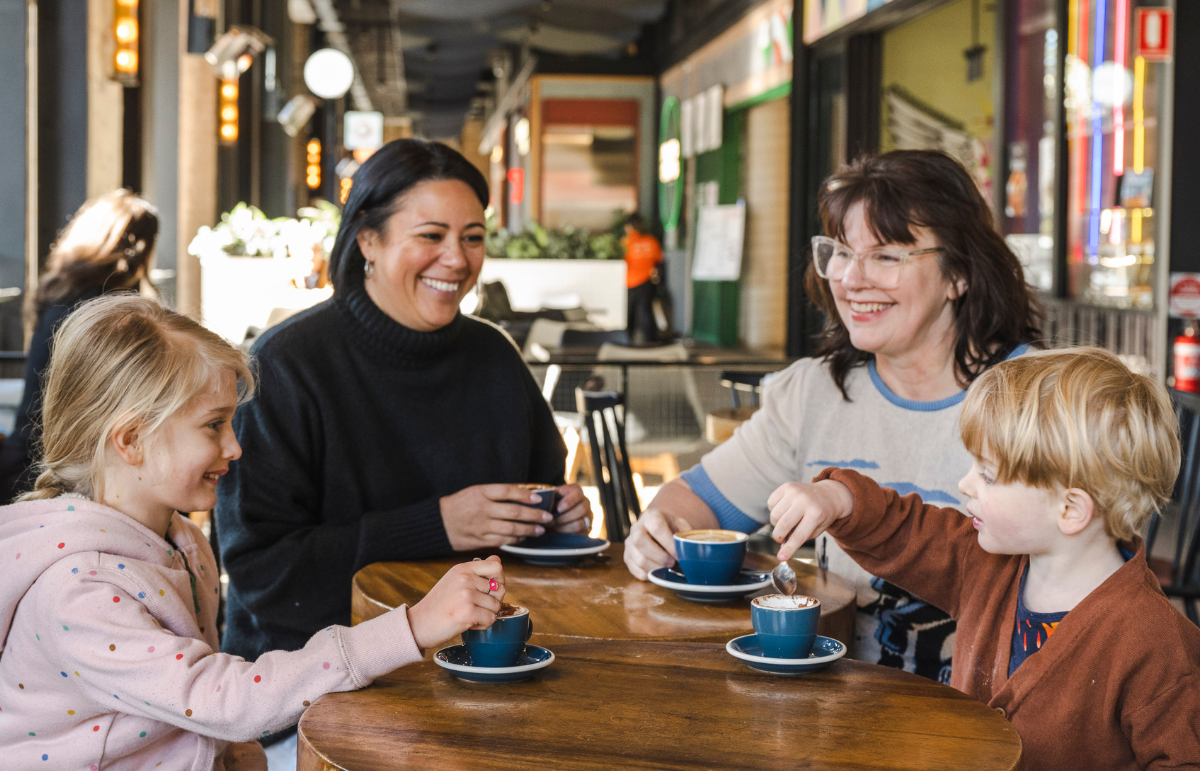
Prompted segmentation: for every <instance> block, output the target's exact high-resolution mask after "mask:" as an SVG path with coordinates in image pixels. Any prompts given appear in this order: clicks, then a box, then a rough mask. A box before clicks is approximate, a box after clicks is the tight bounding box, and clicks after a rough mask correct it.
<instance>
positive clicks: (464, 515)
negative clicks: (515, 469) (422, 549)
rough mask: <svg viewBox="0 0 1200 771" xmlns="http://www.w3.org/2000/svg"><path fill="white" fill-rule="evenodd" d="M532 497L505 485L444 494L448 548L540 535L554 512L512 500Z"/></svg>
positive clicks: (465, 548)
mask: <svg viewBox="0 0 1200 771" xmlns="http://www.w3.org/2000/svg"><path fill="white" fill-rule="evenodd" d="M582 494H583V493H582V491H580V495H582ZM534 500H535V498H534V497H533V495H532V494H531V493H530V491H529V490H528V489H527V488H524V487H521V486H520V485H507V484H493V485H474V486H472V487H467V488H465V489H462V490H459V491H458V492H457V493H454V494H453V495H447V496H446V497H444V498H442V499H441V500H440V501H439V503H440V504H441V510H442V522H443V524H445V526H446V536H447V537H448V538H449V539H450V546H451V548H453V549H454V550H455V551H472V550H474V549H486V548H494V547H496V546H501V545H503V544H512V543H517V542H518V541H520V540H522V539H524V538H533V537H536V536H539V535H541V534H542V533H544V532H546V527H545V526H546V525H548V524H549V523H550V522H552V521H553V520H554V515H553V514H551V513H550V512H548V511H543V510H542V509H535V508H532V507H530V506H523V505H521V504H519V503H513V501H534Z"/></svg>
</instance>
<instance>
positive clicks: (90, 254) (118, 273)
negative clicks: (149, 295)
mask: <svg viewBox="0 0 1200 771" xmlns="http://www.w3.org/2000/svg"><path fill="white" fill-rule="evenodd" d="M157 237H158V213H157V211H156V210H155V208H154V207H153V206H151V205H150V203H149V202H147V201H145V200H143V199H141V198H139V197H138V196H136V195H134V194H133V193H131V192H129V191H128V190H114V191H112V192H111V193H105V194H104V195H101V196H97V197H95V198H92V199H91V200H89V201H87V202H86V203H85V204H84V205H83V206H81V207H80V209H79V211H77V212H76V213H75V217H74V218H73V219H72V220H71V221H70V222H69V223H68V224H67V227H66V228H65V229H64V230H63V232H62V235H61V236H60V237H59V239H58V241H57V242H56V243H55V244H54V245H53V246H52V247H50V255H49V256H48V257H47V258H46V269H45V271H44V272H43V273H42V274H41V276H40V277H39V278H38V284H37V287H38V288H37V292H36V293H34V294H31V295H29V296H28V297H27V298H26V301H25V318H26V321H27V322H28V323H29V324H30V325H31V326H32V327H33V337H32V339H31V340H30V343H29V353H28V354H27V355H26V358H25V393H24V395H23V396H22V398H21V405H20V407H18V409H17V417H16V422H15V423H14V425H13V432H12V434H11V435H9V437H8V439H7V440H6V441H5V442H4V447H3V450H0V497H2V500H0V502H2V503H9V502H10V501H12V499H13V498H14V497H15V496H17V495H19V494H21V493H24V492H28V491H29V490H32V489H33V481H34V475H33V472H32V466H33V459H34V455H35V452H34V449H35V442H36V436H35V427H36V426H37V424H38V423H39V422H40V420H39V418H40V414H41V402H42V373H43V371H44V370H45V369H46V365H47V364H48V363H49V362H50V342H51V339H52V338H53V336H54V331H55V330H56V329H57V328H58V326H59V325H60V324H61V323H62V321H63V319H65V318H66V317H67V316H69V315H70V314H71V311H73V310H75V309H76V308H77V307H79V306H80V305H82V304H83V303H85V302H87V301H88V300H93V299H95V298H97V297H99V296H100V295H102V294H106V293H108V292H120V291H130V290H136V289H137V288H138V287H139V285H140V284H141V282H142V281H148V275H149V270H150V269H149V265H150V258H151V255H152V254H153V252H154V242H155V239H156V238H157Z"/></svg>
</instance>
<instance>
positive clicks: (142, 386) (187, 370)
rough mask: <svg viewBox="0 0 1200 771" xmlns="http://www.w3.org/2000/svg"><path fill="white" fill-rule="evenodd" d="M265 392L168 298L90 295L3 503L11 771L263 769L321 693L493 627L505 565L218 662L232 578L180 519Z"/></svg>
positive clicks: (202, 498)
mask: <svg viewBox="0 0 1200 771" xmlns="http://www.w3.org/2000/svg"><path fill="white" fill-rule="evenodd" d="M253 388H254V378H253V376H252V373H251V371H250V368H249V366H248V363H247V360H246V359H245V357H244V356H243V355H242V354H241V353H240V352H239V351H237V350H236V349H234V348H232V347H231V346H229V345H228V344H226V343H225V342H224V341H222V340H221V339H220V338H218V337H217V336H216V335H214V334H212V333H211V332H208V331H207V330H205V329H203V328H202V327H200V326H199V325H198V324H196V323H195V322H194V321H192V320H190V319H188V318H187V317H184V316H181V315H179V314H176V313H173V312H171V311H169V310H167V309H165V308H163V307H162V306H161V305H159V304H158V303H157V302H155V301H154V300H151V299H147V298H143V297H137V296H110V297H103V298H100V299H97V300H93V301H92V302H89V303H87V304H86V305H84V306H82V307H80V308H79V310H77V311H76V312H75V313H74V314H72V315H71V316H70V317H69V318H68V319H67V321H66V322H65V323H64V324H63V326H62V327H61V329H60V330H59V332H58V333H57V335H56V337H55V342H54V352H53V355H52V357H51V362H50V367H49V370H48V373H47V386H46V391H45V406H44V411H43V421H44V430H43V446H44V454H43V457H42V459H41V462H40V465H39V471H40V473H39V475H38V478H37V483H36V486H35V488H34V490H33V491H32V492H30V493H28V494H27V495H25V496H23V497H22V500H21V501H20V502H18V503H16V504H13V505H11V506H6V507H3V508H0V575H2V576H3V578H4V580H3V581H0V650H2V651H3V656H2V657H0V756H2V757H3V758H4V763H3V765H4V767H5V768H22V769H23V768H71V769H88V770H89V771H99V770H100V769H135V768H157V769H163V771H168V770H171V769H179V770H180V771H183V770H184V769H189V770H191V769H208V768H212V769H218V770H219V769H233V768H265V757H264V756H263V753H262V750H261V748H260V747H258V745H257V744H256V743H252V742H253V740H254V739H255V738H256V737H260V736H264V735H267V734H270V733H273V732H275V731H278V730H280V729H282V728H284V727H286V726H289V725H292V724H294V723H295V722H296V721H297V720H298V719H299V717H300V715H301V713H302V712H303V711H304V708H305V707H307V706H308V705H309V704H310V703H311V702H312V701H313V700H315V699H317V698H318V697H319V696H321V695H322V694H325V693H329V692H333V691H347V690H352V689H355V688H361V687H363V686H365V685H367V684H368V683H370V682H371V681H372V680H373V679H374V678H376V677H378V676H380V675H382V674H384V673H386V672H389V671H391V670H393V669H395V668H397V667H400V666H403V665H405V664H409V663H413V662H416V661H419V660H421V658H422V650H423V649H424V648H427V647H429V646H431V645H435V644H437V643H439V642H441V641H443V640H446V639H449V638H450V637H452V636H454V635H456V634H459V633H460V632H462V631H463V630H465V629H468V628H484V627H486V626H488V625H490V624H491V623H492V621H493V620H494V619H495V613H496V611H497V610H499V608H500V600H501V598H502V597H503V595H504V585H503V574H502V572H501V568H500V563H499V560H498V559H496V558H494V557H493V558H492V559H490V560H486V561H479V562H471V563H467V564H464V565H458V566H456V567H455V568H452V569H451V570H450V571H449V572H448V573H447V574H446V575H445V576H444V577H443V578H442V580H441V581H439V582H438V584H437V586H435V587H434V588H433V590H432V591H431V592H430V593H429V594H428V595H427V596H426V597H425V599H423V600H422V601H421V602H419V603H417V604H416V605H414V606H413V607H411V608H408V607H401V608H398V609H396V610H394V611H392V612H390V613H387V614H385V615H384V616H381V617H380V618H377V619H373V620H371V621H368V622H366V623H364V624H360V625H359V626H356V627H354V628H346V627H341V626H332V627H329V628H327V629H324V630H322V631H320V632H318V633H317V634H316V635H314V636H313V637H312V639H310V640H309V641H308V644H307V645H305V647H304V648H303V649H302V650H299V651H294V652H283V651H272V652H269V653H266V654H264V655H263V656H261V657H259V659H258V660H257V661H256V662H255V663H253V664H251V663H248V662H246V661H244V660H243V659H241V658H239V657H236V656H230V655H227V654H222V653H219V652H218V651H219V643H218V640H217V629H216V615H217V600H218V592H219V577H218V575H217V565H216V562H215V560H214V558H213V554H212V551H211V549H210V548H209V546H208V543H207V541H206V540H205V539H204V537H203V535H202V534H201V532H200V531H199V529H198V528H197V527H196V526H195V525H193V524H192V523H191V522H190V521H189V520H188V519H187V517H186V516H184V515H183V514H181V513H180V512H188V511H200V510H206V509H210V508H211V507H212V506H213V504H214V502H215V500H216V488H217V485H218V483H219V481H220V478H221V476H222V475H224V474H225V473H226V471H227V470H228V468H229V464H230V463H232V462H234V461H236V460H237V458H238V457H239V456H240V454H241V449H240V447H239V446H238V443H237V440H236V439H235V438H234V435H233V431H232V430H231V428H230V420H231V419H232V417H233V413H234V411H235V409H236V408H237V406H238V404H239V403H240V402H241V401H244V400H246V399H248V398H250V396H251V394H252V392H253Z"/></svg>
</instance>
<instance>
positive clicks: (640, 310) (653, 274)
mask: <svg viewBox="0 0 1200 771" xmlns="http://www.w3.org/2000/svg"><path fill="white" fill-rule="evenodd" d="M662 259H663V253H662V246H661V245H660V244H659V243H658V239H657V238H655V237H654V236H653V235H651V234H650V233H648V232H647V228H646V223H645V220H643V219H642V216H641V215H640V214H637V213H634V214H630V215H629V219H627V220H626V221H625V286H626V287H627V288H628V290H629V302H628V306H627V309H626V312H627V313H628V324H627V327H628V334H629V342H630V343H632V344H633V345H644V344H646V343H654V342H657V341H658V339H659V334H658V324H657V323H656V322H655V319H654V298H655V297H656V296H657V294H658V281H659V275H658V266H659V265H660V264H662Z"/></svg>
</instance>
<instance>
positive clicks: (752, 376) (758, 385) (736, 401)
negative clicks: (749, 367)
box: [721, 371, 763, 410]
mask: <svg viewBox="0 0 1200 771" xmlns="http://www.w3.org/2000/svg"><path fill="white" fill-rule="evenodd" d="M762 379H763V373H761V372H733V371H727V372H722V373H721V385H723V386H725V387H726V388H728V389H729V396H730V398H731V399H733V408H734V409H735V410H736V409H737V408H739V407H741V406H742V403H741V402H742V399H741V394H749V395H750V404H751V406H754V407H757V406H758V397H759V394H761V393H762Z"/></svg>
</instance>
